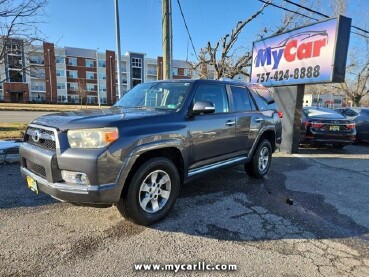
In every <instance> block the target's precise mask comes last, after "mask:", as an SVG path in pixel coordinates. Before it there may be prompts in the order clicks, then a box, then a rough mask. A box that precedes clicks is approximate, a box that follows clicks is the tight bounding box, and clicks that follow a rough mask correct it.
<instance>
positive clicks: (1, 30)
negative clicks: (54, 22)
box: [0, 0, 47, 63]
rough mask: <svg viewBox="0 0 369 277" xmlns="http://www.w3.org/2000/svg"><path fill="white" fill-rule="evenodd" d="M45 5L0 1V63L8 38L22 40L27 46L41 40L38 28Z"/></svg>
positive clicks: (25, 0) (37, 1)
mask: <svg viewBox="0 0 369 277" xmlns="http://www.w3.org/2000/svg"><path fill="white" fill-rule="evenodd" d="M46 5H47V0H20V1H14V0H0V37H1V40H0V63H2V62H4V56H5V51H6V47H4V42H6V41H7V40H8V39H9V38H19V39H23V40H24V41H25V42H28V43H29V44H31V42H33V41H37V40H41V38H42V33H41V31H40V30H39V28H38V26H39V24H40V23H42V22H43V19H44V17H45V12H44V8H45V6H46Z"/></svg>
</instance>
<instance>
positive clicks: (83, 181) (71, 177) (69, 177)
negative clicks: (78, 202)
mask: <svg viewBox="0 0 369 277" xmlns="http://www.w3.org/2000/svg"><path fill="white" fill-rule="evenodd" d="M61 175H62V178H63V180H64V181H65V182H66V183H72V184H77V185H89V184H90V181H89V180H88V177H87V175H86V174H85V173H82V172H74V171H67V170H62V172H61Z"/></svg>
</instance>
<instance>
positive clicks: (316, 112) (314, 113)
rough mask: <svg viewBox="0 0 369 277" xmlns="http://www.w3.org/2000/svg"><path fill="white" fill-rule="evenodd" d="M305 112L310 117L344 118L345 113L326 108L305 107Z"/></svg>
mask: <svg viewBox="0 0 369 277" xmlns="http://www.w3.org/2000/svg"><path fill="white" fill-rule="evenodd" d="M303 112H304V114H305V115H306V116H308V117H309V118H326V119H343V118H345V117H344V116H343V115H341V114H339V113H337V112H335V111H333V110H330V109H325V108H319V109H316V108H304V109H303Z"/></svg>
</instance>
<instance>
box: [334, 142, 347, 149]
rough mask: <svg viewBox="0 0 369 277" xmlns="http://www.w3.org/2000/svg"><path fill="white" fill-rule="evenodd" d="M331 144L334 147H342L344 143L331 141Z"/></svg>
mask: <svg viewBox="0 0 369 277" xmlns="http://www.w3.org/2000/svg"><path fill="white" fill-rule="evenodd" d="M332 146H333V147H334V148H338V149H343V148H344V147H345V146H346V144H344V143H332Z"/></svg>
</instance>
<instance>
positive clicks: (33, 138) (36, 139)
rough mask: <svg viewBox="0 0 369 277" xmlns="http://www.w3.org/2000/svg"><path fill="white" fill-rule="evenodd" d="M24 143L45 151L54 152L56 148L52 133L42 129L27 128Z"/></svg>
mask: <svg viewBox="0 0 369 277" xmlns="http://www.w3.org/2000/svg"><path fill="white" fill-rule="evenodd" d="M24 141H25V142H28V143H31V144H34V145H37V146H40V147H42V148H46V149H51V150H54V149H55V148H56V144H55V134H54V131H51V130H46V129H43V128H36V127H29V128H28V129H27V131H26V134H25V136H24Z"/></svg>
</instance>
